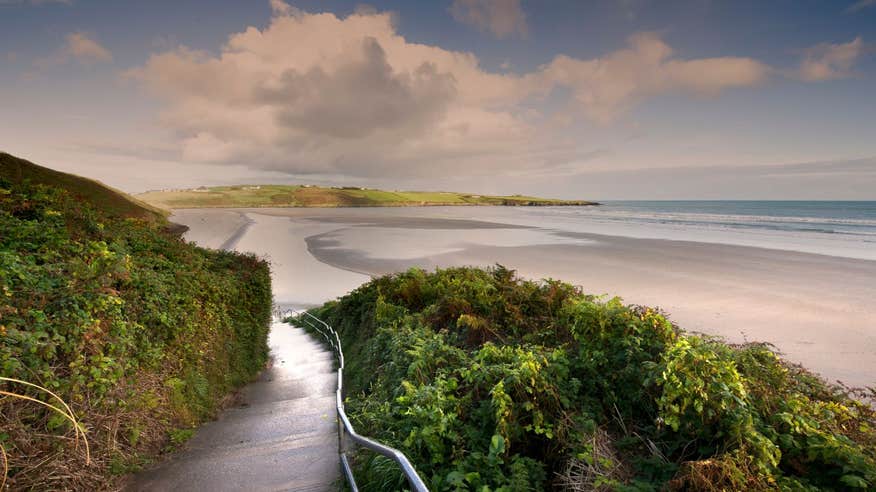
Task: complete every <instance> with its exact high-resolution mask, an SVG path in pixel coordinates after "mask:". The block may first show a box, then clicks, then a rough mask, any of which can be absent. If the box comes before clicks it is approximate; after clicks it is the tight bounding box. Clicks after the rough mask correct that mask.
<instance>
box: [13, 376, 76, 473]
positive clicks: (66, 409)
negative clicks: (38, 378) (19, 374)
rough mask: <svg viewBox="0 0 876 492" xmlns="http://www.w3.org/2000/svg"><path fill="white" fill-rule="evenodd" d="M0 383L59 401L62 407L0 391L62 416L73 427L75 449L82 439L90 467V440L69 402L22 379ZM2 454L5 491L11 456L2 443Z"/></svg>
mask: <svg viewBox="0 0 876 492" xmlns="http://www.w3.org/2000/svg"><path fill="white" fill-rule="evenodd" d="M0 382H3V383H6V384H8V383H14V384H17V385H21V386H26V387H29V388H34V389H36V390H37V391H40V392H43V393H46V394H48V395H49V396H51V397H52V398H53V399H55V400H57V401H58V402H59V403H60V406H57V405H53V404H51V403H48V402H44V401H42V400H39V399H37V398H34V397H31V396H28V395H25V394H22V393H18V392H15V391H7V390H5V389H3V390H0V395H2V396H3V397H4V398H13V399H19V400H24V401H26V402H32V403H35V404H37V405H42V406H44V407H46V408H48V409H50V410H52V412H54V413H55V414H57V415H60V416H62V417H64V419H66V420H67V421H69V422H70V424H71V425H72V427H73V439H74V440H75V443H76V446H75V447H74V449H77V448H78V445H79V442H80V438H81V442H83V443H84V445H85V446H84V447H85V465H86V466H88V465H90V464H91V449H90V447H89V445H88V438H87V437H86V436H85V428H84V427H83V426H82V424H81V423H80V421H79V419H78V418H77V417H76V414H75V413H74V412H73V410H72V409H71V408H70V406H69V405H67V402H65V401H64V399H63V398H61V397H60V396H58V395H56V394H55V393H53V392H52V391H50V390H48V389H47V388H44V387H42V386H40V385H37V384H33V383H29V382H27V381H22V380H20V379H14V378H7V377H2V376H0ZM62 407H63V408H62ZM0 454H2V456H3V477H2V481H0V489H3V488H4V487H5V486H6V481H7V478H8V475H9V456H8V455H7V453H6V449H5V447H4V446H3V444H2V443H0Z"/></svg>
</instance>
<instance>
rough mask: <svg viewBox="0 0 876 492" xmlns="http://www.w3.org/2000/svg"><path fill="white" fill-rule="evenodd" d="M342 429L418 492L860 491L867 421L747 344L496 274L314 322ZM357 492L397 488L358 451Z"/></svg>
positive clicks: (347, 307)
mask: <svg viewBox="0 0 876 492" xmlns="http://www.w3.org/2000/svg"><path fill="white" fill-rule="evenodd" d="M313 312H314V314H316V315H317V316H319V317H321V318H323V319H325V320H326V321H328V322H329V323H331V324H332V325H333V326H335V327H336V328H337V329H338V331H339V333H340V336H341V340H342V344H343V347H344V349H345V355H346V360H347V370H346V371H345V377H346V383H345V384H346V386H347V389H348V393H347V395H346V398H347V410H348V413H349V414H350V416H351V417H352V420H353V421H354V425H356V427H357V430H358V431H359V432H361V433H362V434H364V435H369V436H373V437H376V438H378V439H380V440H383V441H385V442H387V443H388V444H390V445H393V446H396V447H398V448H400V449H401V450H402V451H403V452H405V453H406V454H407V455H408V456H409V457H410V458H411V460H412V462H413V463H414V464H415V465H416V466H417V468H418V470H419V471H420V473H421V475H422V476H423V477H424V479H425V480H426V482H427V483H428V484H429V485H430V487H431V488H432V489H433V490H436V491H444V490H478V491H499V490H502V491H512V490H513V491H518V490H545V489H548V488H553V487H559V488H561V489H565V490H664V489H671V490H696V491H701V490H715V491H718V490H772V489H780V490H781V489H783V490H868V489H869V490H873V489H874V488H876V416H874V411H873V409H872V408H871V407H869V406H867V405H866V404H863V403H860V402H859V401H857V400H855V399H853V398H852V397H850V396H849V395H848V394H847V393H846V392H844V391H842V390H841V389H839V388H836V387H833V386H831V385H828V384H826V383H825V382H824V381H822V380H820V379H819V378H817V377H815V376H814V375H812V374H810V373H808V372H806V371H805V370H803V369H802V368H800V367H796V366H793V365H790V364H787V363H785V362H783V361H782V360H781V359H780V358H779V357H777V356H776V354H775V353H774V352H772V351H771V350H770V349H769V347H767V346H765V345H762V344H748V345H744V346H730V345H727V344H725V343H722V342H720V341H718V340H714V339H710V338H707V337H703V336H695V335H690V334H685V333H683V332H681V331H680V330H679V329H678V328H677V327H676V326H674V325H673V324H672V323H671V322H670V321H669V320H668V319H667V318H666V316H665V315H663V314H662V313H661V312H659V311H657V310H654V309H650V308H645V307H639V306H627V305H624V304H623V303H622V302H621V301H620V300H619V299H616V298H615V299H608V300H606V299H603V298H600V297H594V296H590V295H586V294H583V293H581V292H580V291H579V289H577V288H575V287H573V286H571V285H568V284H565V283H562V282H558V281H553V280H547V281H543V282H532V281H523V280H520V279H518V278H516V276H515V274H514V272H513V271H511V270H508V269H505V268H503V267H501V266H500V267H497V268H494V269H491V270H480V269H473V268H457V269H449V270H439V271H437V272H435V273H425V272H423V271H421V270H410V271H408V272H406V273H403V274H398V275H393V276H387V277H382V278H379V279H375V280H373V281H372V282H370V283H368V284H366V285H364V286H362V287H360V288H359V289H357V290H355V291H353V292H352V293H350V294H349V295H347V296H345V297H343V298H341V299H339V300H338V301H334V302H330V303H328V304H326V305H325V306H323V307H322V308H318V309H315V310H314V311H313ZM358 466H359V477H361V482H362V484H363V485H364V487H363V490H392V489H398V488H403V484H404V482H403V479H402V478H401V476H400V474H399V472H398V470H397V467H396V466H395V465H394V463H391V462H388V461H387V460H385V459H383V458H381V457H377V456H375V455H373V454H371V453H368V452H366V451H363V452H362V453H361V454H360V455H359V456H358Z"/></svg>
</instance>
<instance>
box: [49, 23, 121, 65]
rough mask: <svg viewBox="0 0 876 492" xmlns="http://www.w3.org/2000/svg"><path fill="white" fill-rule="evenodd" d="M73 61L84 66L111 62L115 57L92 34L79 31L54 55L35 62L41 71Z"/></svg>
mask: <svg viewBox="0 0 876 492" xmlns="http://www.w3.org/2000/svg"><path fill="white" fill-rule="evenodd" d="M71 60H75V61H78V62H80V63H84V64H92V63H100V62H111V61H112V60H113V55H112V53H110V51H109V50H108V49H106V48H105V47H103V45H101V44H100V43H98V42H97V41H96V40H95V39H94V38H93V37H92V35H91V34H88V33H85V32H82V31H78V32H72V33H70V34H68V35H67V37H66V38H65V39H64V44H63V46H61V48H59V49H58V50H57V51H56V52H55V53H54V54H52V55H50V56H47V57H45V58H38V59H36V60H34V62H33V64H34V66H36V67H37V68H39V69H43V70H44V69H47V68H50V67H52V66H55V65H62V64H64V63H67V62H69V61H71Z"/></svg>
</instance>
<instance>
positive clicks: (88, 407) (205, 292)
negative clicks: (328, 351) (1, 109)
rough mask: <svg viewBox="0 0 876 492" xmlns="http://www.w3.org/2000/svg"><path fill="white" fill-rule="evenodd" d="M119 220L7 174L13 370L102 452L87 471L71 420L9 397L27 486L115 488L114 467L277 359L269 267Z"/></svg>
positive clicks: (13, 470) (4, 317)
mask: <svg viewBox="0 0 876 492" xmlns="http://www.w3.org/2000/svg"><path fill="white" fill-rule="evenodd" d="M116 212H117V211H116V210H110V211H106V210H104V209H101V208H98V207H95V206H94V204H93V203H92V202H90V201H87V200H83V199H82V198H81V197H80V196H79V195H77V194H75V193H70V192H68V191H66V190H64V189H62V188H58V187H51V186H45V185H34V184H31V183H29V182H28V180H26V179H24V180H21V181H20V182H16V183H12V182H9V181H4V180H2V179H0V376H4V377H10V378H16V379H21V380H25V381H29V382H33V383H36V384H39V385H40V386H43V387H45V388H47V389H49V390H51V391H52V392H54V393H56V394H58V395H59V396H60V397H61V398H63V399H64V400H65V401H67V402H68V403H69V405H70V406H71V407H72V408H75V409H76V413H77V415H79V416H80V421H79V422H80V423H81V425H82V427H83V428H84V430H85V432H86V434H87V435H88V437H89V441H90V442H91V443H92V448H93V449H92V464H91V465H90V466H87V465H86V464H85V463H84V462H81V461H77V460H79V459H80V458H79V457H78V456H77V455H78V453H73V452H72V450H73V449H74V447H75V442H74V441H72V440H69V439H68V440H58V439H56V438H55V439H53V438H52V436H55V435H66V434H67V433H68V432H69V424H67V423H65V422H64V420H63V419H60V418H57V417H53V416H52V414H51V411H50V410H48V409H45V408H44V407H42V406H41V405H37V404H35V403H33V402H30V403H28V402H26V401H20V400H14V401H13V400H9V399H7V400H2V401H0V428H2V429H3V432H2V434H0V445H3V446H5V447H6V451H7V453H8V455H9V465H10V469H9V479H10V483H11V484H12V485H13V487H15V488H22V489H26V488H31V487H39V488H51V489H95V488H106V487H112V480H113V479H112V478H111V477H110V476H109V474H110V473H111V471H112V470H127V469H128V468H129V467H127V466H126V463H128V462H132V463H133V462H136V463H140V462H142V461H143V457H144V456H150V455H154V454H155V453H156V452H158V451H159V450H160V449H161V448H163V447H164V444H165V443H166V442H167V440H168V438H169V437H172V436H169V433H170V432H171V431H172V430H173V429H177V428H187V427H191V426H193V425H194V424H196V423H197V422H199V421H201V420H203V419H205V418H206V417H208V416H210V415H211V413H212V412H214V410H215V409H216V408H217V405H218V403H219V402H220V400H221V398H222V397H223V396H224V395H225V394H226V393H227V392H228V391H229V390H231V389H233V388H234V387H236V386H238V385H240V384H243V383H245V382H247V381H249V380H250V379H251V378H252V376H253V375H254V374H256V373H257V372H258V371H259V370H260V369H261V368H262V367H263V365H264V363H265V360H266V357H267V346H266V337H267V329H268V325H269V323H268V322H269V319H270V309H271V293H270V277H269V272H268V268H267V265H266V264H265V263H264V262H262V261H260V260H257V259H256V258H254V257H252V256H245V255H239V254H235V253H229V252H221V251H208V250H204V249H200V248H197V247H195V246H193V245H189V244H187V243H185V242H183V241H182V240H181V239H179V238H178V237H176V236H173V235H170V234H168V233H167V232H165V224H166V223H164V222H162V221H157V220H152V219H150V220H144V219H139V218H130V217H127V218H126V217H120V216H118V214H117V213H116ZM5 384H6V387H7V388H9V391H15V392H16V393H20V394H24V395H27V396H30V397H33V398H36V399H42V398H44V397H43V395H42V394H40V392H38V391H36V390H35V389H34V388H32V387H29V386H26V385H21V384H17V383H10V382H7V383H5ZM38 463H42V465H41V466H34V465H35V464H38Z"/></svg>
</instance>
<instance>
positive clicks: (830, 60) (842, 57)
mask: <svg viewBox="0 0 876 492" xmlns="http://www.w3.org/2000/svg"><path fill="white" fill-rule="evenodd" d="M863 52H864V41H863V40H862V39H861V37H860V36H858V37H856V38H855V39H853V40H851V41H849V42H848V43H844V44H827V43H825V44H820V45H818V46H814V47H812V48H809V49H808V50H806V54H805V55H804V58H803V61H802V62H801V63H800V68H799V73H798V76H799V77H800V78H801V79H803V80H805V81H807V82H820V81H824V80H834V79H842V78H846V77H850V76H851V75H852V67H853V66H854V64H855V62H856V61H857V60H858V58H859V57H860V56H861V54H862V53H863Z"/></svg>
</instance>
